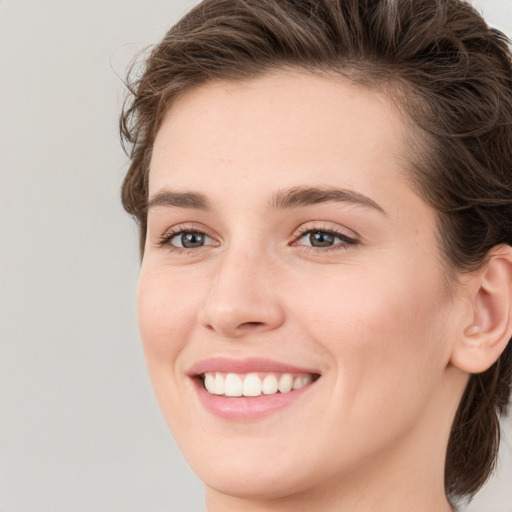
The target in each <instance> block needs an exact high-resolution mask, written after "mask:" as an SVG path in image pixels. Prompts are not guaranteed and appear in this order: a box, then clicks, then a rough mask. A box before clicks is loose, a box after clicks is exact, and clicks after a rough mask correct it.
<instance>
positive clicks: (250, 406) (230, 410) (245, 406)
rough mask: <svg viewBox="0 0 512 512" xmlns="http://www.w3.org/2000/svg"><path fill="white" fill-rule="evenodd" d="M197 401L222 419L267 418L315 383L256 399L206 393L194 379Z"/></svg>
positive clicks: (197, 380)
mask: <svg viewBox="0 0 512 512" xmlns="http://www.w3.org/2000/svg"><path fill="white" fill-rule="evenodd" d="M194 381H195V387H196V391H197V394H198V397H199V401H200V402H201V404H202V405H203V407H204V408H205V409H206V410H207V411H209V412H211V413H213V414H215V415H216V416H219V417H221V418H224V419H228V420H238V421H240V420H253V419H257V418H262V417H264V416H268V415H269V414H272V413H273V412H276V411H279V410H281V409H283V408H284V407H288V406H289V405H291V404H293V403H295V402H297V400H299V399H300V398H301V397H302V396H304V394H305V393H307V392H308V391H309V390H310V389H311V388H312V387H313V386H314V385H315V382H316V381H314V382H312V383H311V384H308V385H306V386H304V387H302V388H300V389H295V390H293V391H289V392H288V393H275V394H273V395H260V396H256V397H243V396H241V397H228V396H223V395H212V394H211V393H208V391H206V389H205V388H204V386H203V383H202V382H201V380H200V379H194Z"/></svg>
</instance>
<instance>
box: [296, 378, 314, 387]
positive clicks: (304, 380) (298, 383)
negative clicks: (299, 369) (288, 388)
mask: <svg viewBox="0 0 512 512" xmlns="http://www.w3.org/2000/svg"><path fill="white" fill-rule="evenodd" d="M312 381H313V379H312V378H311V375H305V376H304V377H297V378H296V379H295V380H294V381H293V389H300V388H303V387H304V386H307V385H308V384H310V383H311V382H312Z"/></svg>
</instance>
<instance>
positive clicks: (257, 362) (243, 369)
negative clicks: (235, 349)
mask: <svg viewBox="0 0 512 512" xmlns="http://www.w3.org/2000/svg"><path fill="white" fill-rule="evenodd" d="M209 372H221V373H241V374H245V373H252V372H262V373H264V372H280V373H310V374H313V375H319V372H318V371H317V370H312V369H311V368H300V367H298V366H293V365H290V364H288V363H282V362H279V361H274V360H271V359H264V358H258V357H251V358H247V359H233V358H229V357H210V358H208V359H203V360H201V361H198V362H197V363H195V364H194V365H193V366H192V367H191V368H190V370H189V371H188V375H189V376H191V377H196V376H198V375H202V374H204V373H209Z"/></svg>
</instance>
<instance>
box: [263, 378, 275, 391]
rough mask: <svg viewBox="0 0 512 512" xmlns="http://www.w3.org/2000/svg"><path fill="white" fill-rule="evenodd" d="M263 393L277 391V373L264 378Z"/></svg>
mask: <svg viewBox="0 0 512 512" xmlns="http://www.w3.org/2000/svg"><path fill="white" fill-rule="evenodd" d="M262 388H263V394H264V395H273V394H274V393H277V377H276V376H275V375H267V376H266V377H265V378H264V379H263V386H262Z"/></svg>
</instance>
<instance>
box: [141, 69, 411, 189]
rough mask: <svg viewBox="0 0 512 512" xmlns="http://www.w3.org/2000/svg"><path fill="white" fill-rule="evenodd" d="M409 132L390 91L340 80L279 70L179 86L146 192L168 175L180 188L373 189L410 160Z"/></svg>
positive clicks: (155, 151)
mask: <svg viewBox="0 0 512 512" xmlns="http://www.w3.org/2000/svg"><path fill="white" fill-rule="evenodd" d="M406 138H407V129H406V127H405V123H404V122H403V120H402V117H401V115H400V114H399V112H398V111H397V109H396V108H395V105H394V103H393V102H392V100H391V99H390V98H389V97H387V96H386V95H385V94H383V93H380V92H377V91H375V90H373V89H369V88H365V87H361V86H357V85H354V84H352V83H349V82H347V81H345V80H343V79H341V78H334V77H326V76H320V75H315V74H311V73H307V72H299V71H286V72H285V71H281V72H279V73H273V74H268V75H264V76H261V77H258V78H256V79H253V80H250V81H239V82H226V81H214V82H210V83H207V84H205V85H201V86H199V87H197V88H195V89H192V90H190V91H188V92H186V93H184V94H183V95H182V96H180V97H179V98H178V99H177V101H176V102H175V104H174V105H173V107H172V109H171V110H170V111H169V113H168V114H167V117H166V119H165V120H164V122H163V124H162V126H161V128H160V130H159V132H158V134H157V137H156V141H155V145H154V148H153V157H152V161H151V167H150V184H149V186H150V195H151V194H152V193H155V192H158V190H159V189H161V188H162V187H165V186H169V180H172V185H173V187H178V188H180V187H181V188H183V187H185V188H186V187H193V186H196V185H203V186H204V181H205V180H213V182H219V181H223V182H224V183H225V184H226V185H227V184H228V183H229V182H233V181H236V182H238V183H241V182H242V181H244V180H245V181H247V180H250V181H252V182H253V183H252V186H255V187H256V186H257V185H258V183H259V185H262V186H266V187H267V188H268V187H269V186H270V184H271V183H275V184H276V185H277V184H278V182H280V181H282V182H283V183H281V185H282V186H290V185H293V183H290V182H289V181H290V180H291V181H293V179H296V180H301V179H302V180H304V179H305V180H306V181H310V180H314V181H316V183H315V185H319V184H320V185H330V184H333V180H334V181H335V182H338V183H336V184H337V185H340V186H351V187H352V186H357V187H363V188H368V189H371V188H373V185H374V184H375V180H376V179H383V180H385V181H388V180H389V179H390V173H392V174H395V176H394V178H393V179H396V173H397V172H401V171H402V170H403V169H404V168H405V167H406V166H407V163H406V162H407V151H406V147H407V144H406ZM269 177H271V178H272V180H271V181H270V182H269ZM340 181H341V182H342V183H339V182H340ZM209 183H212V181H209ZM368 191H371V190H368Z"/></svg>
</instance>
